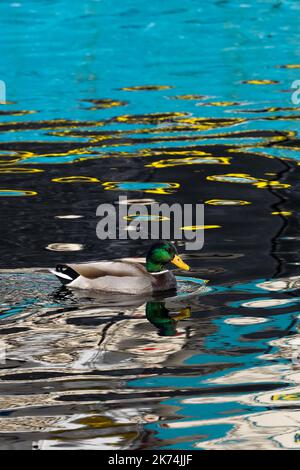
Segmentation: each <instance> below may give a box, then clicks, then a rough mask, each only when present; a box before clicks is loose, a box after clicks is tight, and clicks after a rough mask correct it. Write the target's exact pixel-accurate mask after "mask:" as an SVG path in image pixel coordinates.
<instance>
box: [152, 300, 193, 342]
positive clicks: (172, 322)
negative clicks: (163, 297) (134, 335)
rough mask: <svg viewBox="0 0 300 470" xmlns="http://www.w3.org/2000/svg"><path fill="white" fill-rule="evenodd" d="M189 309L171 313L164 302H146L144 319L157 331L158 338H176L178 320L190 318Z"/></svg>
mask: <svg viewBox="0 0 300 470" xmlns="http://www.w3.org/2000/svg"><path fill="white" fill-rule="evenodd" d="M190 316H191V308H190V307H185V308H181V309H180V311H179V312H177V313H175V314H174V313H173V312H171V311H170V310H169V309H168V308H167V307H166V303H165V302H147V304H146V318H147V320H149V322H150V323H152V325H154V326H155V327H156V328H157V329H158V334H159V336H176V335H177V329H176V326H177V323H178V321H179V320H184V319H186V318H190Z"/></svg>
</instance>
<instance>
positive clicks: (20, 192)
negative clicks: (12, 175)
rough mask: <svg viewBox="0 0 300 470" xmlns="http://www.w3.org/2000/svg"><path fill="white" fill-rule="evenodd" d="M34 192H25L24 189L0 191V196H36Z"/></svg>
mask: <svg viewBox="0 0 300 470" xmlns="http://www.w3.org/2000/svg"><path fill="white" fill-rule="evenodd" d="M37 194H38V193H37V192H35V191H27V190H24V189H0V196H11V197H14V196H36V195H37Z"/></svg>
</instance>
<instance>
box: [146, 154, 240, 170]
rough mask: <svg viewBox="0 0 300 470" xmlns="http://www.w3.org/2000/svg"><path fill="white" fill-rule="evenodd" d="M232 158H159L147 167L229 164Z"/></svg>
mask: <svg viewBox="0 0 300 470" xmlns="http://www.w3.org/2000/svg"><path fill="white" fill-rule="evenodd" d="M198 153H199V154H201V153H202V154H203V155H208V154H207V153H205V152H198ZM230 160H231V159H230V158H228V157H211V156H210V157H186V158H178V159H176V158H168V159H166V160H159V161H157V162H153V163H150V164H148V165H146V167H154V168H167V167H174V166H180V165H195V164H198V165H200V164H206V165H207V164H211V165H217V164H219V165H229V164H230Z"/></svg>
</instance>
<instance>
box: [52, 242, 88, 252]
mask: <svg viewBox="0 0 300 470" xmlns="http://www.w3.org/2000/svg"><path fill="white" fill-rule="evenodd" d="M46 249H47V250H50V251H81V250H83V249H84V245H81V244H80V243H51V244H50V245H48V246H46Z"/></svg>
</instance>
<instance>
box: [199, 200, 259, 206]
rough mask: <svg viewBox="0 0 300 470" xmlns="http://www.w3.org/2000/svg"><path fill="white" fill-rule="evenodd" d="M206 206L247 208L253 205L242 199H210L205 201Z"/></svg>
mask: <svg viewBox="0 0 300 470" xmlns="http://www.w3.org/2000/svg"><path fill="white" fill-rule="evenodd" d="M205 204H209V205H211V206H246V205H247V204H252V203H251V202H249V201H242V200H241V199H210V200H209V201H205Z"/></svg>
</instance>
